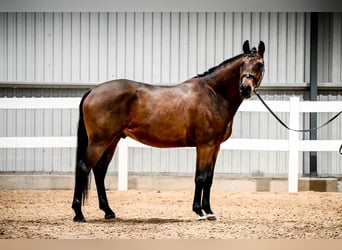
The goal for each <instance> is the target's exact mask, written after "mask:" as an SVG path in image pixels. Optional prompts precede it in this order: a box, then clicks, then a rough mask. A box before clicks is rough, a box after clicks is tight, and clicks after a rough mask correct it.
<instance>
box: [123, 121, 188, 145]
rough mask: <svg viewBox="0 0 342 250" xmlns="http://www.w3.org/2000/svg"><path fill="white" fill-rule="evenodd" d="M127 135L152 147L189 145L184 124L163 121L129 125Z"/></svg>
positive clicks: (126, 130)
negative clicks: (176, 124)
mask: <svg viewBox="0 0 342 250" xmlns="http://www.w3.org/2000/svg"><path fill="white" fill-rule="evenodd" d="M124 133H125V135H127V136H129V137H131V138H133V139H134V140H137V141H139V142H141V143H144V144H146V145H149V146H152V147H158V148H169V147H186V146H189V145H188V144H189V143H188V140H187V135H186V134H187V133H186V129H184V127H182V126H172V124H166V123H163V122H156V123H154V124H149V125H146V124H145V125H142V126H135V127H128V128H126V129H125V131H124Z"/></svg>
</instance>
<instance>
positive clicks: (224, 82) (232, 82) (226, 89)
mask: <svg viewBox="0 0 342 250" xmlns="http://www.w3.org/2000/svg"><path fill="white" fill-rule="evenodd" d="M242 60H243V57H242V56H241V57H238V58H237V59H235V60H233V61H232V62H229V63H227V64H226V65H222V66H221V67H219V68H218V69H217V70H215V71H214V72H212V73H211V74H210V76H208V78H207V83H208V84H209V85H210V86H211V87H212V88H213V89H214V91H215V92H216V94H218V95H221V96H222V97H224V98H225V99H226V100H227V101H228V102H229V103H230V104H231V105H230V106H233V107H234V109H236V110H237V109H238V107H239V106H240V104H241V102H242V100H243V98H242V97H241V95H240V65H241V63H242ZM236 110H235V111H236Z"/></svg>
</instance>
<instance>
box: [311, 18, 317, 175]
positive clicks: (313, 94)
mask: <svg viewBox="0 0 342 250" xmlns="http://www.w3.org/2000/svg"><path fill="white" fill-rule="evenodd" d="M317 53H318V13H317V12H313V13H311V37H310V101H317V82H318V79H317V63H318V59H317ZM310 127H311V128H315V127H317V113H310ZM310 140H317V131H316V130H312V131H310ZM310 176H311V177H317V152H310Z"/></svg>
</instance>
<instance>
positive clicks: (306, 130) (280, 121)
mask: <svg viewBox="0 0 342 250" xmlns="http://www.w3.org/2000/svg"><path fill="white" fill-rule="evenodd" d="M254 93H255V94H256V96H257V97H258V98H259V100H260V101H261V102H262V104H264V106H265V107H266V108H267V110H268V111H270V113H271V114H272V115H273V117H274V118H275V119H276V120H277V121H278V122H279V123H280V124H281V125H283V126H284V127H285V128H287V129H288V130H291V131H295V132H300V133H305V132H310V131H313V130H318V129H320V128H322V127H324V126H326V125H328V124H329V123H331V122H332V121H333V120H335V119H336V118H337V117H338V116H339V115H340V114H342V110H341V111H340V112H338V113H337V114H336V115H334V116H333V117H332V118H330V119H329V120H328V121H326V122H325V123H323V124H322V125H320V126H318V127H316V128H309V129H292V128H290V127H289V126H287V125H286V124H285V123H284V122H283V121H282V120H280V118H279V117H278V116H277V115H276V114H275V113H274V112H273V111H272V109H271V108H270V107H269V106H268V105H267V104H266V102H265V101H264V100H263V99H262V98H261V96H260V95H259V94H258V92H256V90H255V89H254ZM339 153H340V154H341V155H342V145H341V147H340V149H339Z"/></svg>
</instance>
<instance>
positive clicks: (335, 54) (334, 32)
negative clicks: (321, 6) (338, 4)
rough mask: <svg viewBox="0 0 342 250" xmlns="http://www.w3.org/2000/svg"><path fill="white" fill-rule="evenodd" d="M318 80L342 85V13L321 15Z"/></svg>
mask: <svg viewBox="0 0 342 250" xmlns="http://www.w3.org/2000/svg"><path fill="white" fill-rule="evenodd" d="M319 20H320V22H319V26H318V32H319V38H318V46H319V47H318V73H317V74H318V80H319V82H328V83H333V84H335V85H342V71H341V69H342V13H319Z"/></svg>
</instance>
